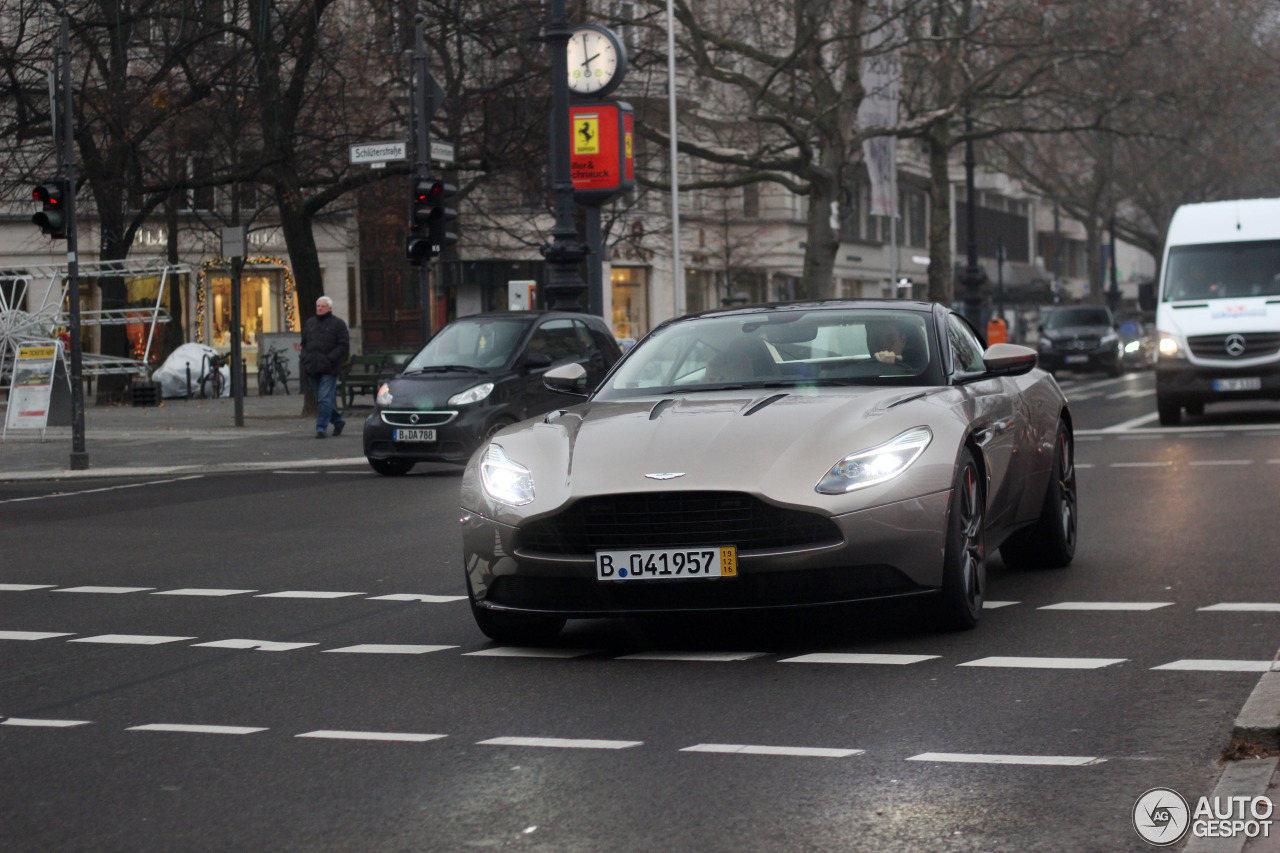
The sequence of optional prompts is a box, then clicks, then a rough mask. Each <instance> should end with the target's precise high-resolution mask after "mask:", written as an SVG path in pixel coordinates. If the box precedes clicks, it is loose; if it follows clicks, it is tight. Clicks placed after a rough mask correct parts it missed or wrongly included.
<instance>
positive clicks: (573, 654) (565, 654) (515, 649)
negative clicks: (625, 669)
mask: <svg viewBox="0 0 1280 853" xmlns="http://www.w3.org/2000/svg"><path fill="white" fill-rule="evenodd" d="M598 652H599V649H554V648H548V649H539V648H533V647H528V648H526V647H524V646H495V647H493V648H492V649H480V650H479V651H477V652H466V653H465V654H466V655H467V656H469V657H489V658H560V659H565V660H567V659H569V658H580V657H582V656H584V655H594V654H597V653H598Z"/></svg>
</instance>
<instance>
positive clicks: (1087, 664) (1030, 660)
mask: <svg viewBox="0 0 1280 853" xmlns="http://www.w3.org/2000/svg"><path fill="white" fill-rule="evenodd" d="M1126 660H1128V658H1037V657H989V658H979V659H978V660H971V661H967V662H965V663H960V664H956V666H999V667H1013V668H1018V669H1101V668H1102V667H1104V666H1111V665H1112V664H1117V663H1124V662H1125V661H1126Z"/></svg>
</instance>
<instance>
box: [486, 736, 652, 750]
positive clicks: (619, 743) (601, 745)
mask: <svg viewBox="0 0 1280 853" xmlns="http://www.w3.org/2000/svg"><path fill="white" fill-rule="evenodd" d="M643 744H644V741H642V740H590V739H585V738H559V737H495V738H490V739H489V740H482V741H478V742H477V745H478V746H549V747H559V748H561V749H629V748H631V747H633V746H641V745H643Z"/></svg>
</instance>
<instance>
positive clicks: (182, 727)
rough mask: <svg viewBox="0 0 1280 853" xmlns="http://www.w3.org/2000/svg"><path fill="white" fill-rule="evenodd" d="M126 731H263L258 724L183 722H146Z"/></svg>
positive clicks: (197, 732) (231, 733)
mask: <svg viewBox="0 0 1280 853" xmlns="http://www.w3.org/2000/svg"><path fill="white" fill-rule="evenodd" d="M125 731H126V732H186V733H190V734H202V735H251V734H254V733H256V732H265V731H266V728H265V727H260V726H192V725H186V724H183V723H148V724H147V725H145V726H130V727H129V728H127V729H125Z"/></svg>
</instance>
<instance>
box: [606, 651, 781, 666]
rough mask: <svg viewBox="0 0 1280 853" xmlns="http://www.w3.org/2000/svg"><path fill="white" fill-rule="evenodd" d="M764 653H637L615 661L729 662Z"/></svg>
mask: <svg viewBox="0 0 1280 853" xmlns="http://www.w3.org/2000/svg"><path fill="white" fill-rule="evenodd" d="M764 654H765V653H764V652H636V653H635V654H630V655H619V656H618V657H617V658H615V660H673V661H681V660H687V661H708V662H712V663H715V662H727V661H737V660H751V659H752V658H758V657H763V656H764Z"/></svg>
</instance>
